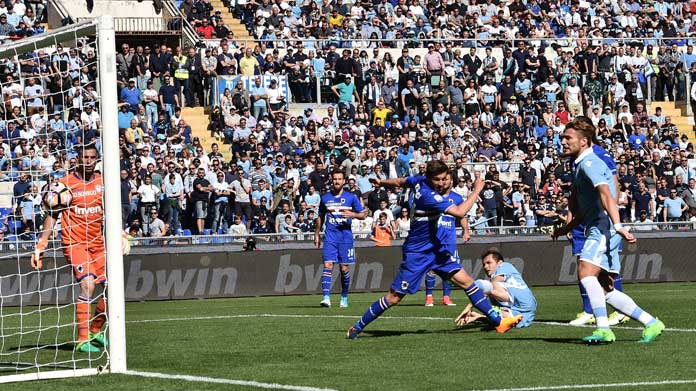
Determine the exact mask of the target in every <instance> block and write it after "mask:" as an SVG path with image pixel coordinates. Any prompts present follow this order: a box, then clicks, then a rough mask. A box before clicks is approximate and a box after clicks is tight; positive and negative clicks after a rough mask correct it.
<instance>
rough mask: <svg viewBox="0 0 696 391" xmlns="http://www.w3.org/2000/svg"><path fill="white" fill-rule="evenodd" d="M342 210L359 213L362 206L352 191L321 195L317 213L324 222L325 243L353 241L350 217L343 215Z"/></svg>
mask: <svg viewBox="0 0 696 391" xmlns="http://www.w3.org/2000/svg"><path fill="white" fill-rule="evenodd" d="M344 210H352V211H354V212H357V213H360V212H362V211H363V206H362V204H361V203H360V200H358V197H356V195H355V194H354V193H350V192H347V191H341V194H339V195H333V193H326V194H324V195H322V196H321V203H320V204H319V213H320V215H321V216H322V221H324V222H326V225H325V227H326V228H325V231H324V236H325V239H324V241H325V242H326V243H351V244H352V243H353V232H352V231H351V224H352V222H353V219H352V218H349V217H343V214H342V212H343V211H344Z"/></svg>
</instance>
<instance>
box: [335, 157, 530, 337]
mask: <svg viewBox="0 0 696 391" xmlns="http://www.w3.org/2000/svg"><path fill="white" fill-rule="evenodd" d="M370 181H371V182H372V183H373V184H375V185H377V186H390V187H409V188H410V189H411V191H413V192H414V197H413V205H412V207H413V208H415V211H414V218H413V219H412V220H411V229H410V231H409V233H408V236H407V237H406V240H405V241H404V244H403V247H402V262H401V266H400V267H399V271H398V272H397V274H396V277H395V278H394V281H393V282H392V285H391V288H390V289H389V292H388V293H387V294H386V295H385V296H384V297H382V298H380V299H379V300H377V301H375V302H374V303H372V305H370V307H369V308H368V309H367V311H366V312H365V314H363V316H362V318H360V320H358V321H357V322H356V323H355V324H354V325H353V326H351V327H350V328H349V329H348V332H347V334H346V336H347V337H348V338H350V339H355V338H358V336H359V334H360V333H361V332H362V331H363V330H364V329H365V327H367V325H368V324H370V323H371V322H373V321H374V320H375V319H377V318H378V317H379V316H380V315H381V314H382V313H384V311H386V310H387V309H389V308H390V307H392V306H394V305H396V304H398V303H399V302H401V300H402V299H403V297H404V296H405V295H406V294H413V293H415V292H417V291H418V290H419V288H420V284H421V282H422V281H423V276H424V275H425V273H427V272H428V271H429V270H434V271H435V272H436V273H437V274H439V275H440V276H441V277H442V278H443V279H446V280H451V281H452V282H454V283H455V284H457V285H458V286H460V287H462V288H464V289H465V292H466V294H467V295H468V296H469V299H470V300H471V302H472V303H473V304H474V306H475V307H476V308H477V309H479V311H481V312H482V313H485V314H486V315H487V316H488V318H489V320H490V321H491V323H492V324H493V326H495V328H496V331H497V332H499V333H504V332H506V331H508V330H510V329H511V328H513V327H514V326H515V325H516V324H517V323H519V322H520V320H521V319H522V316H516V317H512V318H506V319H501V317H500V315H498V313H497V312H496V311H494V310H493V307H492V306H491V303H490V301H488V299H487V298H486V297H485V295H484V294H483V292H481V290H480V289H479V288H478V287H477V286H476V284H474V280H473V278H471V276H469V274H467V273H466V271H464V269H462V267H461V265H460V263H459V262H457V261H458V259H457V258H456V253H455V251H456V231H455V230H454V220H453V219H452V222H451V224H449V226H448V223H447V220H443V219H441V215H442V214H448V215H451V216H453V217H456V218H463V217H464V216H465V215H466V213H467V212H468V211H469V209H470V208H471V206H472V205H473V204H474V202H476V199H477V197H478V194H479V193H480V192H481V190H482V189H483V182H482V181H480V180H477V181H476V183H475V185H474V189H473V191H472V193H471V194H470V195H469V198H468V199H467V200H466V201H464V202H460V201H459V200H457V201H455V200H454V199H453V198H451V197H447V198H445V197H444V196H442V194H443V193H445V192H446V191H447V190H448V183H449V182H448V181H450V180H449V179H448V167H447V165H446V164H445V163H444V162H442V161H440V160H433V161H429V162H428V163H427V166H426V172H425V177H423V176H411V177H408V178H397V179H384V180H380V179H378V178H372V179H370ZM449 232H451V237H450V234H449ZM442 239H445V240H446V242H443V241H442Z"/></svg>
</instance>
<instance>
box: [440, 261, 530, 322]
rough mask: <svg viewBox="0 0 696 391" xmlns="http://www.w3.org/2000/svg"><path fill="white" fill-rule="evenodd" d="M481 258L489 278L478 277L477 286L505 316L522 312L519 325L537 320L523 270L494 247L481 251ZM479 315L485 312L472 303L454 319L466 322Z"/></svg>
mask: <svg viewBox="0 0 696 391" xmlns="http://www.w3.org/2000/svg"><path fill="white" fill-rule="evenodd" d="M481 261H482V263H483V270H485V271H486V275H488V278H489V279H488V280H476V286H478V287H479V289H481V291H482V292H483V293H484V294H485V295H486V296H488V298H489V299H490V300H491V303H492V304H493V305H497V306H499V307H500V315H501V316H502V317H503V318H510V317H513V316H517V315H522V316H523V317H522V321H521V322H520V323H518V324H517V326H516V327H528V326H530V325H531V324H532V321H533V320H534V315H535V313H536V307H537V302H536V299H535V298H534V294H533V293H532V290H531V289H529V287H528V286H527V283H526V282H524V280H523V279H522V275H521V274H520V272H519V271H517V269H516V268H515V267H514V266H512V264H511V263H508V262H505V261H504V259H503V255H502V254H501V253H500V252H498V251H497V250H494V249H491V250H488V251H486V252H485V253H484V254H483V255H481ZM480 318H485V316H484V315H483V314H479V313H478V312H475V311H473V306H472V305H471V304H469V305H467V306H466V308H464V311H462V313H461V314H459V316H457V318H456V319H455V320H454V321H455V323H457V324H458V325H459V326H463V325H465V324H468V323H471V322H474V321H476V320H478V319H480Z"/></svg>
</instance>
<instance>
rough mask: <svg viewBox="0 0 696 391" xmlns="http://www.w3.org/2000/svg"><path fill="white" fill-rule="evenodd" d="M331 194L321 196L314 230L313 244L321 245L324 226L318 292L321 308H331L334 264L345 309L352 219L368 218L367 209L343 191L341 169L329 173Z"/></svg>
mask: <svg viewBox="0 0 696 391" xmlns="http://www.w3.org/2000/svg"><path fill="white" fill-rule="evenodd" d="M331 180H332V184H331V191H330V192H328V193H325V194H323V195H322V196H321V202H320V203H319V217H318V219H317V224H316V228H315V231H314V244H315V245H316V246H317V247H320V246H321V239H320V237H319V236H320V233H321V225H322V222H324V223H326V229H325V230H324V251H323V252H322V258H323V261H324V271H323V273H322V275H321V290H322V293H323V295H324V297H323V299H322V300H321V303H319V304H320V305H321V306H322V307H331V296H330V294H331V276H332V274H333V267H334V263H336V262H338V263H339V265H340V268H341V303H340V308H347V307H348V291H349V289H350V265H352V264H354V263H355V247H354V245H353V231H352V230H351V222H352V221H353V220H352V219H359V220H362V219H364V218H365V217H367V213H368V211H367V209H365V208H363V206H362V203H361V202H360V200H359V199H358V197H357V196H356V195H355V194H353V193H351V192H349V191H344V190H343V185H345V183H346V174H345V172H344V171H342V170H336V171H334V172H332V173H331Z"/></svg>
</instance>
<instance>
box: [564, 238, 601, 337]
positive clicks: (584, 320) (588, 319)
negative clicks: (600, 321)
mask: <svg viewBox="0 0 696 391" xmlns="http://www.w3.org/2000/svg"><path fill="white" fill-rule="evenodd" d="M570 242H571V247H572V249H573V255H575V256H576V257H577V263H578V264H579V263H580V253H581V252H582V248H583V246H584V245H585V232H584V229H583V228H582V227H580V228H576V229H574V230H573V232H572V238H571V241H570ZM578 287H579V288H580V298H581V299H582V312H580V313H578V314H577V315H576V316H575V319H573V320H571V321H570V322H569V324H570V325H571V326H582V325H586V324H593V323H594V321H595V320H594V315H592V306H591V305H590V299H589V298H588V297H587V291H586V290H585V287H584V286H583V285H582V283H581V282H580V280H578Z"/></svg>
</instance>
